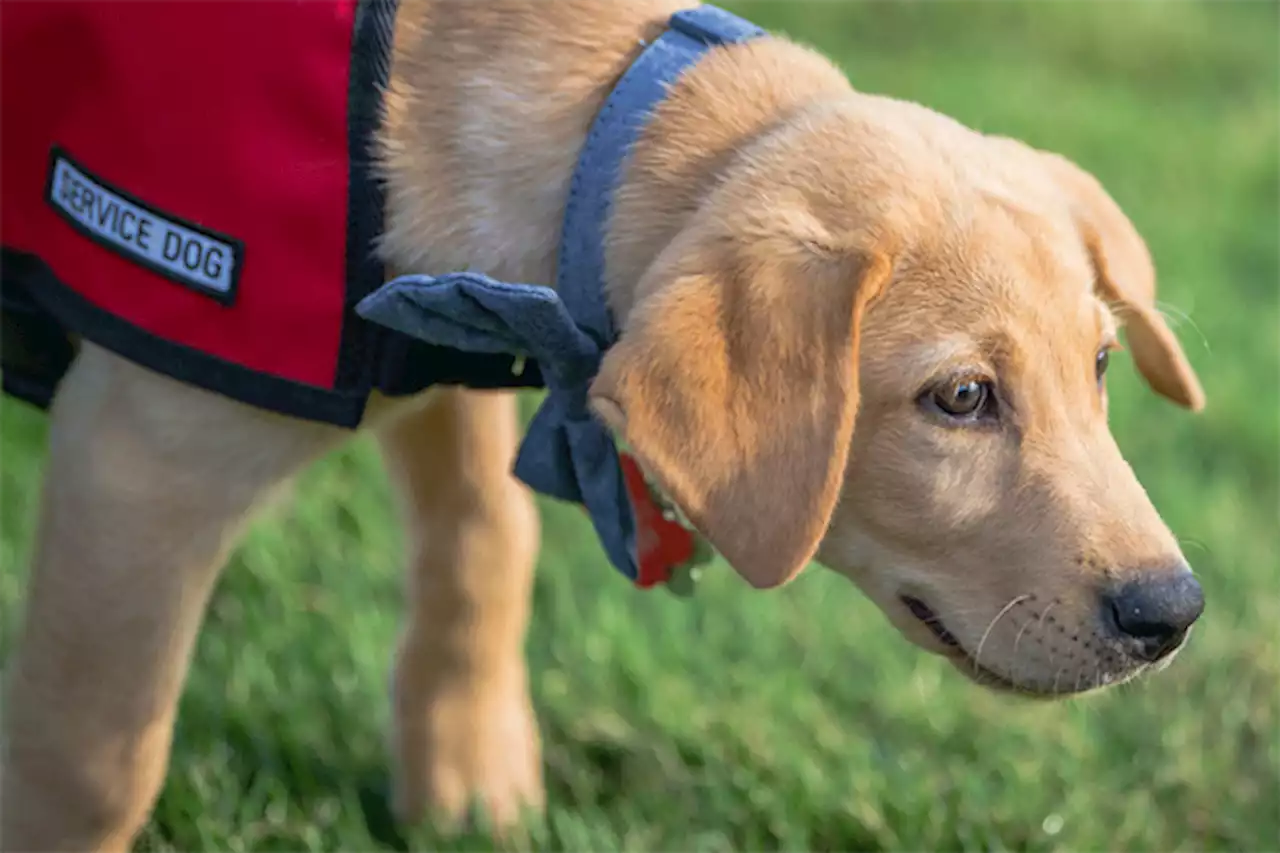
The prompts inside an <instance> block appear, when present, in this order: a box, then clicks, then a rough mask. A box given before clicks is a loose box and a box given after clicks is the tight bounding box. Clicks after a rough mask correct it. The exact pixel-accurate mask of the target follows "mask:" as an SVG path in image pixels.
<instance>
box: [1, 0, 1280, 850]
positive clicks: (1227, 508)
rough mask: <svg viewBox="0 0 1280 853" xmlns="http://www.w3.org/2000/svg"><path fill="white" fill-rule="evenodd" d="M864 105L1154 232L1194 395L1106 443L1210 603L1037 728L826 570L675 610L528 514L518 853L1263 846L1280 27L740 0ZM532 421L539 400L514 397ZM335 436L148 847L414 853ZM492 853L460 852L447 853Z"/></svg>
mask: <svg viewBox="0 0 1280 853" xmlns="http://www.w3.org/2000/svg"><path fill="white" fill-rule="evenodd" d="M737 8H740V9H743V10H744V11H745V12H746V13H747V14H748V15H749V16H751V17H753V18H754V19H755V20H757V21H758V22H760V23H762V24H767V25H771V26H774V27H777V28H780V29H783V30H785V31H787V32H789V33H791V34H792V35H794V36H795V37H797V38H801V39H804V40H807V41H810V42H813V43H815V44H817V45H818V46H819V47H821V48H823V49H824V50H826V51H827V52H829V53H830V54H831V55H832V56H834V57H836V58H838V59H839V60H840V61H842V62H843V63H844V65H845V67H846V68H847V69H848V71H849V73H850V74H851V77H852V79H853V80H854V82H855V85H857V86H859V87H860V88H862V89H864V90H868V91H877V92H883V93H888V94H893V95H896V96H900V97H903V98H908V99H912V100H917V101H921V102H923V103H925V104H928V105H930V106H932V107H935V108H937V109H939V110H941V111H943V112H946V113H949V114H951V115H954V116H956V117H957V118H959V119H960V120H962V121H964V122H966V123H969V124H971V125H974V126H976V127H978V128H980V129H983V130H988V131H999V132H1003V133H1006V134H1010V135H1014V136H1019V137H1022V138H1024V139H1026V140H1028V141H1029V142H1031V143H1033V144H1036V145H1040V146H1043V147H1047V148H1052V149H1055V150H1059V151H1062V152H1063V153H1065V154H1067V155H1069V156H1071V157H1073V158H1075V159H1076V160H1077V161H1079V162H1080V163H1082V164H1083V165H1084V166H1085V167H1087V168H1089V169H1091V170H1092V171H1094V172H1095V173H1096V174H1097V175H1098V176H1099V177H1100V178H1101V179H1102V180H1103V182H1104V183H1105V184H1106V185H1107V186H1108V187H1109V188H1110V189H1111V190H1112V192H1113V193H1114V194H1115V195H1116V197H1117V198H1118V199H1119V200H1120V202H1121V204H1122V205H1123V206H1124V207H1125V208H1126V210H1127V211H1128V212H1129V213H1130V215H1131V216H1132V217H1133V218H1134V220H1135V221H1136V223H1137V224H1138V227H1139V229H1140V230H1141V231H1142V232H1143V233H1144V235H1145V236H1146V237H1147V239H1148V240H1149V242H1150V244H1151V247H1152V250H1153V252H1154V254H1155V257H1156V260H1157V263H1158V266H1159V269H1160V271H1161V298H1162V301H1163V302H1164V303H1165V305H1166V306H1167V307H1169V308H1171V309H1176V312H1175V313H1178V314H1186V315H1189V317H1190V318H1191V320H1188V321H1183V322H1180V323H1179V333H1180V335H1181V337H1182V339H1183V341H1184V342H1185V344H1186V346H1187V348H1188V352H1189V355H1190V357H1191V360H1192V361H1193V363H1194V364H1195V365H1196V367H1197V369H1198V370H1199V371H1200V374H1201V377H1202V379H1203V380H1204V383H1205V386H1206V389H1207V391H1208V394H1209V400H1210V403H1209V408H1208V410H1207V411H1206V412H1205V413H1204V414H1203V415H1202V416H1200V417H1193V416H1190V415H1186V414H1183V413H1181V412H1179V411H1177V410H1175V409H1174V408H1173V407H1171V406H1170V405H1168V404H1167V403H1164V402H1163V401H1160V400H1158V399H1157V398H1155V397H1154V396H1152V395H1150V394H1149V393H1147V392H1146V391H1145V388H1143V387H1142V386H1141V384H1140V383H1139V382H1138V381H1137V380H1136V379H1135V378H1134V377H1133V372H1132V370H1130V369H1129V367H1130V365H1129V364H1128V360H1127V358H1121V359H1119V360H1118V361H1119V363H1118V364H1117V365H1116V369H1114V370H1113V371H1112V376H1113V377H1114V379H1113V384H1112V386H1111V387H1112V399H1113V407H1114V416H1113V422H1114V427H1115V432H1116V434H1117V436H1118V438H1119V441H1120V444H1121V446H1122V448H1123V450H1124V451H1125V452H1126V454H1127V455H1128V457H1129V459H1130V460H1131V462H1132V464H1133V466H1134V468H1135V469H1136V470H1137V472H1138V475H1139V476H1140V477H1141V479H1142V480H1143V482H1144V483H1145V484H1146V486H1147V488H1148V490H1149V491H1150V493H1151V495H1152V497H1153V499H1154V500H1155V502H1156V504H1157V506H1158V507H1159V508H1160V509H1161V511H1162V512H1163V513H1164V515H1165V517H1166V519H1167V520H1168V521H1169V523H1170V524H1171V526H1172V527H1173V528H1174V530H1175V531H1176V532H1177V533H1178V534H1179V536H1180V537H1181V539H1182V541H1183V542H1184V543H1185V546H1186V552H1187V554H1188V556H1189V557H1190V559H1191V560H1192V561H1193V562H1194V563H1195V565H1196V568H1197V570H1198V571H1199V572H1200V575H1201V577H1202V579H1203V582H1204V585H1205V588H1206V594H1207V597H1208V602H1209V603H1208V610H1207V613H1206V615H1205V617H1204V619H1203V621H1202V623H1201V627H1200V628H1199V629H1198V630H1197V633H1196V636H1195V637H1194V640H1193V642H1192V643H1191V645H1190V647H1189V648H1188V649H1187V650H1186V651H1185V652H1184V654H1183V655H1182V656H1181V657H1180V658H1179V660H1178V661H1177V662H1176V663H1175V665H1174V666H1173V667H1172V668H1171V669H1169V670H1168V671H1166V672H1164V673H1163V674H1161V675H1159V676H1156V677H1153V678H1150V679H1147V680H1144V681H1142V682H1141V683H1139V684H1137V685H1133V686H1126V687H1124V688H1120V689H1118V690H1115V691H1112V692H1110V693H1107V694H1103V695H1101V696H1098V697H1094V698H1089V699H1086V700H1080V701H1075V702H1069V703H1063V704H1030V703H1023V702H1016V701H1011V700H1007V699H1004V698H1000V697H998V696H995V695H991V694H988V693H985V692H982V691H981V690H979V689H978V688H975V687H972V686H970V685H969V684H968V683H967V682H965V681H963V680H962V678H961V677H960V676H959V675H957V674H955V673H953V672H952V671H951V670H950V669H949V668H948V667H947V665H946V664H944V663H942V662H941V661H938V660H935V659H932V658H930V657H927V656H925V655H923V654H920V653H918V652H916V651H914V650H912V649H911V648H910V647H908V646H907V645H906V644H905V643H904V642H903V641H901V640H900V639H898V638H897V636H896V635H895V634H894V632H893V631H892V630H891V629H890V628H889V627H888V625H887V623H886V622H885V621H884V620H883V618H882V617H881V616H880V615H879V613H878V612H877V611H876V610H875V609H874V608H873V607H872V606H871V605H870V604H868V603H867V602H866V601H864V600H863V599H862V598H860V596H859V595H858V593H857V592H856V591H855V590H853V589H851V588H849V587H848V586H847V585H846V584H845V583H843V582H841V581H840V580H838V579H837V578H835V577H834V576H826V575H824V574H823V573H822V572H821V571H818V570H814V571H810V572H808V573H806V574H805V575H804V576H803V577H802V578H801V579H800V580H799V581H798V582H797V583H795V584H794V585H793V586H791V587H789V588H787V589H785V590H783V591H781V592H778V593H773V594H760V593H753V592H751V591H749V590H747V589H745V588H744V586H743V584H741V583H739V582H737V581H735V580H734V579H733V577H732V576H731V573H730V572H728V571H727V570H721V571H717V572H715V573H713V574H714V576H713V577H712V578H711V579H710V580H709V581H708V582H707V583H706V584H705V587H704V591H703V592H702V593H701V594H700V596H699V597H698V598H696V599H695V600H693V601H692V602H690V603H682V602H679V601H677V600H674V599H672V598H670V597H668V596H666V595H664V594H661V593H658V594H637V593H636V592H633V591H632V590H630V589H629V588H628V587H627V585H626V584H625V583H623V582H621V581H620V580H619V579H618V578H617V577H615V576H614V574H613V572H612V570H610V569H609V568H608V567H607V566H606V564H605V563H604V560H603V558H602V556H601V555H600V553H599V551H598V549H597V546H596V545H595V544H594V543H593V540H592V538H591V535H590V531H589V529H588V527H587V525H586V524H585V522H584V520H583V519H582V517H581V516H580V514H579V512H578V511H577V510H575V509H573V508H569V507H563V506H553V505H550V504H548V505H546V506H545V513H544V516H545V520H546V536H545V540H546V547H545V549H544V552H543V557H542V562H541V566H540V575H539V580H538V586H537V593H536V605H535V610H536V615H535V625H534V627H533V629H532V632H531V635H530V638H529V643H528V652H529V658H530V661H531V666H532V671H533V674H534V678H533V682H534V690H535V698H536V703H537V707H538V710H539V713H540V720H541V725H542V729H543V733H544V736H545V741H546V767H547V779H548V785H549V799H550V805H549V809H548V813H547V819H546V822H545V827H544V828H542V829H541V830H540V832H539V834H538V836H537V844H538V845H539V846H540V847H545V848H550V849H566V850H588V849H599V850H604V849H624V848H625V849H635V850H641V849H645V850H647V849H654V850H656V849H680V850H707V851H710V850H728V849H743V848H771V849H777V848H786V849H824V850H825V849H833V850H835V849H839V850H848V849H867V850H878V849H884V850H888V849H895V850H939V849H958V848H965V849H979V848H980V849H1028V850H1072V851H1076V850H1144V851H1168V850H1175V849H1177V850H1200V849H1214V850H1253V851H1257V850H1267V849H1270V850H1275V849H1277V848H1280V814H1278V812H1280V769H1278V768H1280V737H1278V735H1280V713H1278V712H1277V711H1278V706H1280V644H1278V643H1277V640H1278V638H1280V595H1277V589H1278V588H1280V567H1278V565H1277V563H1278V561H1280V542H1278V541H1277V540H1278V534H1277V526H1278V525H1277V521H1278V516H1277V507H1278V506H1280V494H1278V493H1277V473H1278V471H1280V455H1278V454H1277V447H1278V446H1280V425H1278V413H1280V356H1278V354H1280V334H1278V332H1280V323H1278V320H1280V312H1278V310H1277V280H1278V279H1280V265H1278V257H1277V236H1278V234H1280V205H1278V203H1277V189H1278V187H1280V168H1278V166H1280V161H1278V159H1277V150H1278V143H1280V138H1278V133H1277V131H1278V130H1280V111H1278V109H1277V103H1278V102H1280V91H1278V83H1280V42H1278V39H1277V33H1278V32H1280V15H1278V14H1277V9H1278V8H1280V7H1277V5H1275V4H1263V3H1218V4H1212V5H1192V4H1189V3H1146V4H1139V3H1107V4H1103V3H1066V2H1060V3H1020V2H1019V3H968V2H966V3H961V4H942V3H924V4H909V5H898V4H888V3H847V2H846V3H837V2H828V3H818V4H809V3H804V4H801V3H785V2H784V3H776V4H763V3H753V4H748V5H746V6H739V7H737ZM528 402H530V403H532V402H535V401H534V400H530V401H528ZM0 427H2V428H3V432H4V444H3V451H4V455H3V467H2V477H3V479H2V481H0V482H2V484H3V489H4V492H3V497H4V512H3V520H2V522H0V534H2V539H0V560H2V561H3V562H2V563H0V614H3V616H4V617H5V623H4V627H5V631H3V632H0V634H6V635H7V634H10V633H11V632H10V630H9V628H10V625H11V623H12V620H13V618H14V614H15V613H16V608H17V605H18V602H19V600H20V595H21V593H20V589H21V578H22V574H23V571H24V569H25V561H26V554H27V549H28V543H29V539H30V532H31V528H32V522H33V516H34V507H35V503H36V492H37V488H38V475H39V472H40V469H41V465H42V461H41V456H42V453H43V431H44V423H43V416H41V415H39V414H37V413H34V412H32V411H31V410H29V409H26V408H24V407H21V406H18V405H16V404H9V405H6V406H4V407H3V412H2V414H0ZM393 518H394V516H393V513H392V512H391V506H390V495H389V493H388V487H387V484H386V481H385V479H384V477H383V474H382V472H381V470H380V469H379V467H378V464H377V458H376V455H375V454H374V452H373V450H372V448H371V447H370V446H369V444H368V443H367V442H361V443H358V444H356V445H355V446H352V447H350V448H349V449H347V450H345V451H343V452H341V453H338V454H337V455H335V456H334V457H333V458H330V459H327V460H326V461H324V463H323V464H321V465H320V466H318V467H317V468H316V469H314V470H312V471H310V472H308V473H307V474H306V476H305V477H304V478H303V479H302V482H301V484H300V487H299V488H298V489H297V490H296V497H295V499H294V500H293V501H292V503H291V504H290V505H289V506H287V507H284V508H282V509H280V510H277V511H276V512H275V513H273V515H272V516H271V517H270V518H268V519H264V520H263V522H262V523H260V524H258V525H257V526H256V527H255V528H254V529H253V531H252V533H251V535H250V536H249V537H248V539H247V540H246V541H245V543H244V545H243V547H241V548H240V550H239V551H238V553H237V554H236V555H235V557H234V559H233V561H232V564H231V566H230V568H229V570H228V571H227V573H226V575H225V577H224V580H223V582H222V584H221V586H220V587H219V590H218V592H217V596H216V599H215V601H214V603H213V606H212V608H211V612H210V616H209V621H208V627H207V630H206V631H205V633H204V634H203V636H202V638H201V641H200V644H199V649H198V653H197V656H196V660H195V664H194V668H193V673H192V677H191V681H190V684H189V687H188V689H187V692H186V694H185V697H184V700H183V705H182V712H181V721H180V724H179V726H178V731H177V740H176V746H175V751H174V758H173V768H172V773H171V775H170V777H169V782H168V787H167V788H166V790H165V792H164V795H163V797H162V799H161V800H160V803H159V806H158V808H157V811H156V815H155V819H154V821H153V822H152V824H151V826H150V827H149V828H148V830H147V831H146V834H145V836H144V839H143V844H144V846H145V847H148V848H151V849H174V850H192V849H215V848H216V849H236V850H239V849H285V848H288V849H302V848H306V849H313V848H314V849H321V848H323V849H339V848H341V849H378V848H383V847H386V846H388V845H390V846H396V845H402V844H405V843H408V844H409V845H410V846H412V847H415V848H433V849H439V845H438V843H437V841H436V840H435V839H433V838H432V836H431V835H430V834H429V833H428V832H427V831H425V830H422V831H417V832H412V833H407V836H406V837H405V838H397V837H396V836H395V834H394V832H393V830H392V828H391V826H390V823H389V821H388V818H387V816H386V806H385V789H386V769H385V761H384V751H383V734H384V730H385V724H386V719H387V699H386V691H385V685H386V683H387V675H388V661H389V655H390V651H391V647H392V643H393V640H394V636H395V632H396V628H397V618H398V614H399V583H400V580H399V573H398V564H399V560H400V548H401V545H400V541H401V540H400V534H399V532H398V531H397V530H396V529H395V526H394V525H393V522H392V519H393ZM486 845H487V842H485V841H484V840H483V839H482V838H479V837H473V838H467V839H463V840H461V841H457V842H453V847H455V848H458V849H478V848H483V847H485V846H486Z"/></svg>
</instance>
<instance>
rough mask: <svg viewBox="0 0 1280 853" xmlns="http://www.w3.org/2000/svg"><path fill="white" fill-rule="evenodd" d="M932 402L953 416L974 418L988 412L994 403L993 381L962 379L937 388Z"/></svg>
mask: <svg viewBox="0 0 1280 853" xmlns="http://www.w3.org/2000/svg"><path fill="white" fill-rule="evenodd" d="M932 402H933V404H934V405H935V406H937V407H938V408H939V409H941V410H942V412H943V413H944V414H947V415H950V416H951V417H953V418H964V419H972V418H976V417H980V416H981V415H983V414H986V413H987V410H988V409H989V408H990V406H991V403H992V397H991V383H990V382H986V381H985V380H982V379H962V380H960V381H958V382H950V383H948V384H946V385H943V386H942V387H940V388H938V389H936V390H935V391H934V392H933V395H932Z"/></svg>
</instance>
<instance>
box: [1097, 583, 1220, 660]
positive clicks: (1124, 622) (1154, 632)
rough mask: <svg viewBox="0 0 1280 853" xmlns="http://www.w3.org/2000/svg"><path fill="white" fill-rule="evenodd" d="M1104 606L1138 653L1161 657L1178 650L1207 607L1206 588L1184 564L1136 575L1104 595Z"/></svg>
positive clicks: (1135, 653) (1148, 656)
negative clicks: (1172, 568) (1178, 567)
mask: <svg viewBox="0 0 1280 853" xmlns="http://www.w3.org/2000/svg"><path fill="white" fill-rule="evenodd" d="M1104 609H1105V611H1106V616H1107V618H1108V620H1109V621H1110V622H1111V624H1112V627H1113V628H1114V630H1115V632H1116V633H1117V635H1119V636H1120V637H1122V638H1124V639H1126V640H1128V641H1130V642H1131V643H1132V651H1133V653H1134V655H1135V656H1137V657H1140V658H1142V659H1143V660H1147V661H1157V660H1159V659H1160V658H1162V657H1165V656H1166V655H1168V654H1169V653H1170V652H1172V651H1174V650H1175V649H1176V648H1177V647H1178V645H1179V644H1180V643H1181V642H1182V640H1183V638H1184V637H1186V635H1187V631H1188V630H1190V628H1191V625H1192V623H1194V622H1195V621H1196V620H1197V619H1199V618H1200V614H1201V613H1202V612H1203V611H1204V591H1203V590H1202V589H1201V588H1200V583H1199V582H1198V581H1197V580H1196V579H1195V576H1194V575H1192V574H1191V570H1190V569H1187V568H1185V567H1184V568H1181V569H1179V570H1177V571H1174V572H1169V571H1158V572H1150V573H1147V574H1144V575H1142V576H1140V577H1137V578H1133V579H1131V580H1129V581H1127V582H1125V583H1124V584H1122V585H1120V586H1118V587H1116V588H1115V589H1113V590H1111V591H1110V592H1108V593H1106V594H1105V595H1104Z"/></svg>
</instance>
